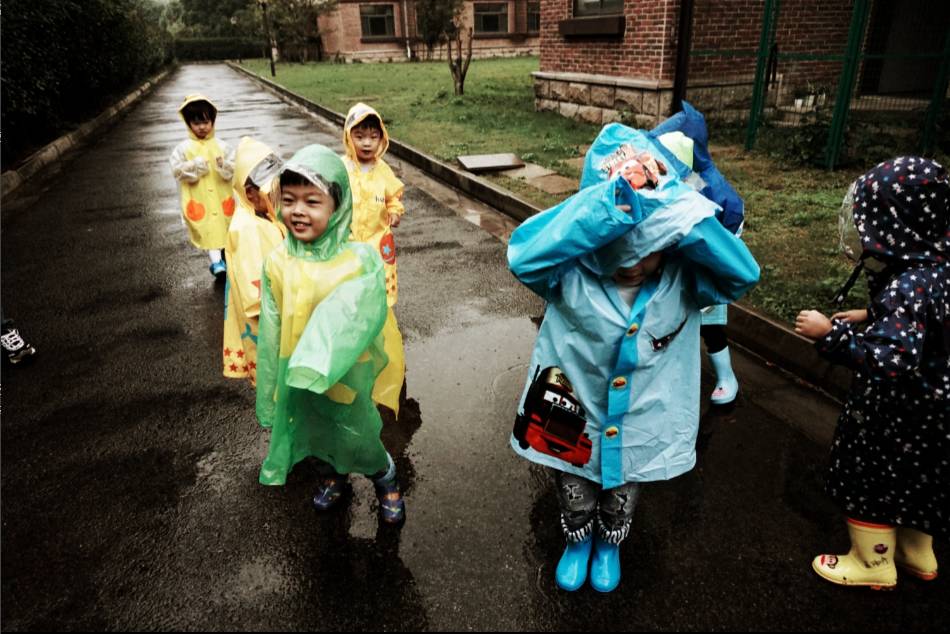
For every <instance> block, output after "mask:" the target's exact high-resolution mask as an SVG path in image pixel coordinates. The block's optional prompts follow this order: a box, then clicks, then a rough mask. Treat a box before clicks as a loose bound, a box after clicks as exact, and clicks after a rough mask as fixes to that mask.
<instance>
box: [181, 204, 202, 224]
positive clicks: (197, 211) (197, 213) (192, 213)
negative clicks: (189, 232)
mask: <svg viewBox="0 0 950 634" xmlns="http://www.w3.org/2000/svg"><path fill="white" fill-rule="evenodd" d="M185 215H187V216H188V220H193V221H195V222H198V221H199V220H201V219H202V218H204V217H205V206H204V205H202V204H201V203H199V202H198V201H197V200H189V201H188V206H187V207H185Z"/></svg>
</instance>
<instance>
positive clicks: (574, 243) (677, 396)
mask: <svg viewBox="0 0 950 634" xmlns="http://www.w3.org/2000/svg"><path fill="white" fill-rule="evenodd" d="M617 134H622V135H624V137H625V143H623V144H620V145H619V147H618V148H617V149H616V150H615V151H612V152H610V153H607V154H605V153H603V152H602V150H603V148H604V147H607V146H616V145H617V144H615V143H613V139H614V136H615V135H617ZM657 157H662V158H660V159H659V160H657ZM672 160H673V161H675V160H676V159H675V158H673V159H672ZM681 167H682V166H680V165H676V166H673V165H671V160H670V158H669V157H666V156H665V155H664V154H663V152H662V151H661V149H660V146H659V144H658V142H657V141H656V140H655V139H654V138H652V137H651V136H649V135H648V134H646V133H642V132H639V131H635V130H631V129H630V128H627V127H625V126H621V125H619V124H612V125H610V126H607V127H606V128H604V130H603V131H602V132H601V134H600V135H599V136H598V138H597V140H596V141H595V143H594V145H593V146H592V147H591V150H590V152H589V153H588V157H587V162H586V165H585V168H584V177H583V179H582V187H583V186H584V184H585V183H589V182H594V183H595V184H592V185H590V186H588V187H584V188H583V189H582V190H581V191H580V192H578V193H577V194H575V195H574V196H572V197H571V198H569V199H567V200H566V201H564V202H563V203H561V204H560V205H557V206H556V207H554V208H552V209H549V210H547V211H545V212H543V213H541V214H538V215H537V216H535V217H533V218H531V219H529V220H528V221H526V222H525V223H524V224H522V225H521V226H520V227H519V228H518V229H517V230H516V231H515V232H514V233H513V234H512V237H511V241H510V243H509V247H508V261H509V266H510V267H511V270H512V272H513V273H514V274H515V275H516V276H517V277H518V279H519V280H521V282H522V283H524V284H525V285H527V286H528V287H529V288H530V289H531V290H533V291H534V292H536V293H537V294H538V295H540V296H541V297H543V298H544V299H545V300H547V302H548V305H547V309H546V312H545V315H544V321H543V323H542V325H541V329H540V332H539V334H538V339H537V342H536V344H535V348H534V352H533V354H532V357H531V362H530V371H529V376H528V380H527V385H526V387H525V391H524V394H523V396H522V399H521V403H520V406H519V416H518V418H517V420H516V425H515V432H514V434H513V435H512V440H511V445H512V448H513V449H514V450H515V451H516V452H517V453H519V454H520V455H521V456H523V457H525V458H527V459H528V460H531V461H532V462H536V463H538V464H541V465H544V466H547V467H551V468H552V469H554V470H555V472H556V480H557V491H558V501H559V504H560V508H561V519H560V523H561V527H562V529H563V533H564V536H565V539H566V540H567V548H566V549H565V551H564V554H563V556H562V557H561V560H560V562H559V563H558V566H557V571H556V575H555V578H556V581H557V583H558V585H559V586H560V587H561V588H563V589H565V590H577V589H578V588H580V587H581V586H582V585H583V584H584V582H585V581H586V579H587V576H588V566H589V569H590V581H591V585H592V587H593V588H594V589H595V590H598V591H601V592H610V591H611V590H613V589H614V588H616V587H617V585H618V584H619V582H620V557H619V545H620V543H621V542H622V541H623V540H624V538H625V537H626V536H627V534H628V532H629V530H630V524H631V520H632V516H633V511H634V507H635V505H636V501H637V497H638V494H639V486H640V483H641V482H652V481H657V480H668V479H670V478H673V477H676V476H678V475H680V474H682V473H685V472H686V471H689V470H690V469H691V468H692V467H693V465H694V464H695V461H696V452H695V444H696V436H697V433H698V429H699V410H700V399H699V385H700V364H699V328H700V312H699V311H700V308H701V307H703V306H708V305H712V304H720V303H725V302H731V301H735V300H736V299H738V298H739V297H741V296H742V295H743V294H744V293H745V292H746V291H748V290H749V289H750V288H751V287H752V286H753V285H754V284H755V283H756V282H757V281H758V275H759V269H758V266H757V265H756V263H755V260H754V259H753V258H752V255H751V254H750V253H749V251H748V249H747V248H746V246H745V245H744V244H743V243H742V242H741V241H740V240H739V239H738V238H736V237H735V236H734V235H733V234H732V233H730V232H729V231H728V230H726V229H725V228H724V227H723V226H722V224H720V222H719V221H718V220H717V219H716V218H715V214H716V212H717V211H718V210H719V208H718V206H717V205H716V204H715V203H713V202H712V201H710V200H709V199H708V198H706V197H704V196H703V195H702V194H700V193H699V192H698V191H696V189H695V188H694V187H692V186H690V185H688V184H686V183H685V182H683V180H682V179H681V178H680V176H679V174H680V168H681ZM684 173H685V171H684ZM597 181H600V182H597ZM592 553H593V559H592V561H591V555H592Z"/></svg>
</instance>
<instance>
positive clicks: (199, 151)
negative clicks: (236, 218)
mask: <svg viewBox="0 0 950 634" xmlns="http://www.w3.org/2000/svg"><path fill="white" fill-rule="evenodd" d="M198 101H206V102H208V103H209V104H211V107H212V108H214V109H215V112H217V107H216V106H215V105H214V104H213V103H212V102H211V100H210V99H208V98H207V97H205V96H203V95H188V96H187V97H185V101H184V102H183V103H182V104H181V106H180V107H179V108H178V115H179V116H180V117H181V118H182V121H184V120H185V117H184V115H183V114H182V110H184V108H185V106H187V105H188V104H191V103H195V102H198ZM185 127H187V128H188V137H189V138H188V140H187V141H182V142H181V143H179V144H178V145H177V146H176V147H175V150H174V151H173V152H172V156H171V158H170V159H169V162H170V163H171V168H172V175H173V176H174V177H175V180H177V181H178V183H179V189H180V191H181V213H182V218H184V220H185V224H186V225H187V226H188V235H189V237H190V238H191V243H192V244H194V245H195V246H196V247H198V248H199V249H204V250H206V251H207V250H210V249H223V248H224V243H225V242H226V240H227V234H228V224H229V223H230V222H231V216H233V215H234V208H235V201H234V197H233V196H232V191H231V178H232V176H233V175H234V155H233V153H232V151H231V149H230V148H229V147H228V145H227V144H226V143H225V142H224V141H219V140H217V139H216V138H214V130H212V131H211V132H210V133H209V134H208V136H207V137H205V138H204V139H199V138H198V137H196V136H195V133H194V132H192V131H191V128H190V127H188V124H187V123H186V124H185ZM218 158H221V159H223V165H222V166H221V167H218V164H217V161H218Z"/></svg>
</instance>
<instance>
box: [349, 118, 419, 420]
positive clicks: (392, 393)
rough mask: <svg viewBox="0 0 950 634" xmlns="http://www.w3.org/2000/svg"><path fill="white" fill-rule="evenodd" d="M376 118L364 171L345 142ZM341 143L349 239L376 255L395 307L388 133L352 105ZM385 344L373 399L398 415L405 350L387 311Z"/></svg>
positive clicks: (393, 189) (396, 193)
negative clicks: (376, 137) (374, 142)
mask: <svg viewBox="0 0 950 634" xmlns="http://www.w3.org/2000/svg"><path fill="white" fill-rule="evenodd" d="M371 115H373V116H375V117H376V118H377V119H379V125H380V128H381V129H382V133H383V138H382V140H381V142H380V144H379V152H378V154H377V156H376V163H375V164H374V165H373V166H372V167H370V168H369V169H368V170H366V171H364V169H363V166H362V165H361V164H360V162H359V160H358V159H357V156H356V148H355V147H354V146H353V140H352V139H351V138H350V131H351V130H352V129H353V128H354V127H355V126H356V125H358V124H359V123H360V122H361V121H363V120H364V119H366V117H368V116H371ZM343 145H344V147H345V148H346V156H345V157H344V159H343V162H344V164H346V169H347V172H348V173H349V176H350V187H351V189H352V192H353V223H352V226H351V233H350V239H351V240H353V241H355V242H365V243H366V244H369V245H371V246H372V247H373V248H375V249H377V250H378V251H379V255H380V257H381V258H382V259H383V263H384V265H385V266H384V268H385V271H386V299H387V302H388V304H389V306H390V307H392V306H395V305H396V300H397V298H398V296H399V284H398V276H397V270H396V241H395V239H394V237H393V232H392V229H391V228H390V226H389V215H390V214H397V215H399V216H402V215H403V213H405V208H404V207H403V204H402V193H403V188H404V185H403V184H402V181H400V180H399V179H398V178H396V175H395V174H393V171H392V169H391V168H390V167H389V165H387V164H386V161H385V160H384V159H383V156H384V155H385V154H386V150H387V149H388V148H389V133H388V132H387V131H386V124H385V123H383V118H382V117H381V116H379V113H378V112H376V110H374V109H373V108H371V107H370V106H367V105H366V104H363V103H358V104H356V105H355V106H353V107H352V108H350V111H349V112H348V113H347V115H346V123H345V125H344V128H343ZM383 334H384V337H385V341H386V355H387V356H388V357H389V364H388V365H387V366H386V368H385V369H383V372H382V374H380V376H379V379H378V380H377V382H376V388H375V390H374V391H373V398H374V399H375V400H376V402H377V403H379V404H381V405H385V406H386V407H388V408H389V409H391V410H393V411H394V412H395V413H396V414H397V415H398V414H399V394H400V392H401V391H402V384H403V382H404V381H405V377H406V363H405V352H404V350H403V342H402V333H401V332H400V331H399V325H398V324H397V323H396V314H395V313H394V312H393V311H392V310H390V311H389V313H388V314H387V316H386V325H385V326H384V328H383Z"/></svg>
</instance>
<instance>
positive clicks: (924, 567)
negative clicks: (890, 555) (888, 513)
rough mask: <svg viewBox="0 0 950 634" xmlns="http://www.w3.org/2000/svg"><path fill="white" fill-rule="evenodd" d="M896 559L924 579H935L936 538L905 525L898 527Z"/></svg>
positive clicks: (899, 564) (907, 569)
mask: <svg viewBox="0 0 950 634" xmlns="http://www.w3.org/2000/svg"><path fill="white" fill-rule="evenodd" d="M894 561H895V562H896V563H897V565H898V566H899V567H901V568H903V569H904V571H905V572H909V573H910V574H912V575H914V576H915V577H917V578H919V579H923V580H924V581H933V580H934V579H936V578H937V556H936V555H934V538H933V537H932V536H931V535H928V534H927V533H923V532H921V531H918V530H915V529H913V528H907V527H905V526H900V527H898V528H897V551H896V552H895V553H894Z"/></svg>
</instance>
